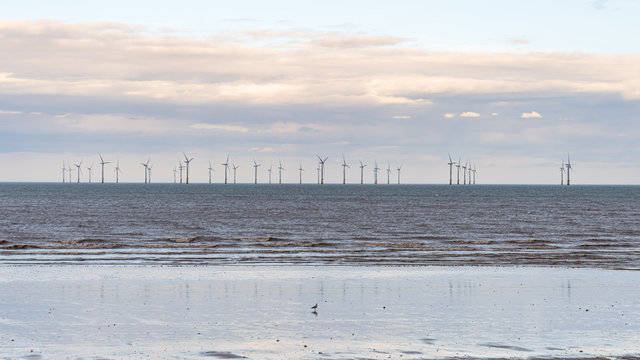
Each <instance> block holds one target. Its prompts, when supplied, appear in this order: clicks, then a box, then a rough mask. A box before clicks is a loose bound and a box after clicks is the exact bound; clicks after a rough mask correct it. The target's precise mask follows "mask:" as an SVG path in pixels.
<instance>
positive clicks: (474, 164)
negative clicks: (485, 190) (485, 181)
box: [469, 163, 477, 185]
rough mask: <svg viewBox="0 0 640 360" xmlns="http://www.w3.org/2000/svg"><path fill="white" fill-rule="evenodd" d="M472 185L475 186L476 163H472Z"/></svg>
mask: <svg viewBox="0 0 640 360" xmlns="http://www.w3.org/2000/svg"><path fill="white" fill-rule="evenodd" d="M472 171H473V185H475V184H476V171H477V170H476V163H473V170H472ZM469 182H471V179H469Z"/></svg>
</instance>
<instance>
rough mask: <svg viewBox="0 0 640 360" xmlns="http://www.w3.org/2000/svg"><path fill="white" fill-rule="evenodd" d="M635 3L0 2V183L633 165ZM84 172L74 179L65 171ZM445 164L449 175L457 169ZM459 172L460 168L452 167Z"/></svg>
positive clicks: (627, 176) (637, 134)
mask: <svg viewBox="0 0 640 360" xmlns="http://www.w3.org/2000/svg"><path fill="white" fill-rule="evenodd" d="M639 15H640V2H637V1H631V0H609V1H605V0H596V1H592V0H584V1H579V0H565V1H562V2H558V1H547V0H543V1H517V2H515V1H504V0H500V1H499V0H493V1H482V2H479V1H464V0H452V1H404V0H399V1H394V2H373V3H372V2H370V1H367V2H365V1H344V0H343V1H323V2H318V1H272V2H263V1H234V2H212V1H197V0H184V1H180V2H175V1H153V2H152V1H135V2H132V1H127V2H125V1H120V0H116V1H110V2H108V3H107V2H98V1H71V0H69V1H55V2H51V1H35V0H25V1H20V2H14V3H12V4H10V5H6V6H4V7H3V12H2V14H0V54H2V56H0V169H2V170H0V181H61V180H62V172H61V168H62V164H63V162H64V163H65V165H67V166H68V165H69V164H76V163H79V162H80V161H82V170H83V174H82V178H81V181H87V180H88V172H89V171H88V169H87V167H89V166H91V165H92V164H93V171H92V178H93V179H92V180H93V181H96V180H99V177H100V169H99V165H98V162H99V157H98V153H100V154H101V155H102V156H103V157H104V159H105V160H106V161H110V162H112V163H111V164H107V165H106V167H105V173H106V174H105V177H106V181H113V180H114V178H115V174H114V164H113V163H114V162H119V164H120V168H121V169H122V174H121V177H120V179H121V181H126V182H141V181H143V180H144V169H143V167H142V166H141V165H140V163H141V162H145V161H147V160H148V159H150V163H151V164H153V172H152V174H153V181H154V182H171V181H173V176H174V172H173V170H174V168H175V167H176V165H177V163H178V160H179V159H183V158H184V157H183V153H186V154H187V155H188V156H189V157H194V158H195V159H194V160H193V162H192V163H191V168H190V175H191V181H192V182H205V181H207V180H208V170H207V169H208V167H209V163H210V162H211V164H212V168H213V169H214V170H215V172H214V173H213V178H214V182H220V181H221V180H222V178H223V176H224V175H223V174H224V168H223V167H222V165H220V164H222V163H223V162H224V160H225V159H226V157H227V155H228V156H229V158H230V162H231V163H234V164H236V165H237V166H239V168H238V180H239V181H240V182H253V175H254V173H253V166H252V165H253V160H254V159H255V161H256V162H258V163H260V164H263V165H262V166H261V167H260V168H259V175H258V177H259V181H260V182H265V181H267V180H268V172H267V169H268V168H269V167H273V169H274V171H273V179H274V180H275V179H276V178H277V176H276V170H275V169H276V168H277V167H278V164H279V162H280V161H281V162H282V164H283V167H284V168H285V170H284V172H283V181H284V182H297V181H298V171H297V169H298V168H299V167H302V168H303V169H304V172H303V181H305V182H315V181H316V167H317V158H316V155H320V156H321V157H323V158H324V157H328V158H329V160H328V161H327V164H326V171H325V172H326V176H325V178H326V182H328V183H332V182H333V183H338V182H341V180H342V167H341V165H340V164H341V163H342V160H343V159H342V157H343V155H344V157H345V159H346V162H347V164H349V165H350V167H349V168H348V169H347V181H348V182H352V183H355V182H359V180H360V169H359V165H360V161H362V163H364V164H366V165H367V167H365V182H372V181H373V172H372V171H373V170H372V169H373V168H374V164H375V163H376V162H377V164H378V166H379V167H380V168H382V169H383V170H382V171H381V174H380V181H381V182H386V180H387V179H386V178H387V171H386V169H387V168H390V169H391V170H392V171H391V181H392V182H393V181H397V172H396V169H397V168H398V167H400V166H401V167H402V171H401V181H402V182H403V183H417V184H422V183H448V180H449V167H448V165H447V163H448V161H449V159H448V154H450V155H451V157H452V158H453V159H454V160H456V161H457V160H458V159H460V161H462V162H463V163H465V164H466V163H467V162H468V163H469V164H473V166H475V167H476V169H477V182H478V183H484V184H496V183H497V184H557V183H559V182H560V167H561V165H562V162H563V161H566V160H567V156H568V155H569V154H570V156H571V162H572V165H573V166H574V171H573V172H572V182H573V183H574V184H636V183H638V180H637V179H640V164H639V163H638V161H637V159H639V158H640V141H639V140H640V124H639V123H638V121H637V119H638V114H639V113H640V66H638V64H640V43H638V42H637V41H634V36H635V35H634V34H639V33H640V25H639V24H638V22H637V18H638V16H639ZM76 176H77V175H76V174H75V173H74V174H73V177H74V180H75V179H76ZM454 177H455V173H454ZM454 181H455V179H454Z"/></svg>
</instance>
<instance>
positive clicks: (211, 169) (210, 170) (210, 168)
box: [207, 161, 214, 184]
mask: <svg viewBox="0 0 640 360" xmlns="http://www.w3.org/2000/svg"><path fill="white" fill-rule="evenodd" d="M207 170H209V184H211V172H212V171H214V170H213V168H212V167H211V161H209V168H208V169H207Z"/></svg>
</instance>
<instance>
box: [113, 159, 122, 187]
mask: <svg viewBox="0 0 640 360" xmlns="http://www.w3.org/2000/svg"><path fill="white" fill-rule="evenodd" d="M114 171H115V172H116V184H117V183H119V182H120V177H119V176H118V173H121V172H122V170H120V161H118V162H116V168H115V169H114Z"/></svg>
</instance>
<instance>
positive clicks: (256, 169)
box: [253, 159, 262, 184]
mask: <svg viewBox="0 0 640 360" xmlns="http://www.w3.org/2000/svg"><path fill="white" fill-rule="evenodd" d="M260 165H262V164H258V163H257V162H256V159H253V172H254V178H253V183H254V184H257V183H258V166H260Z"/></svg>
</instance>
